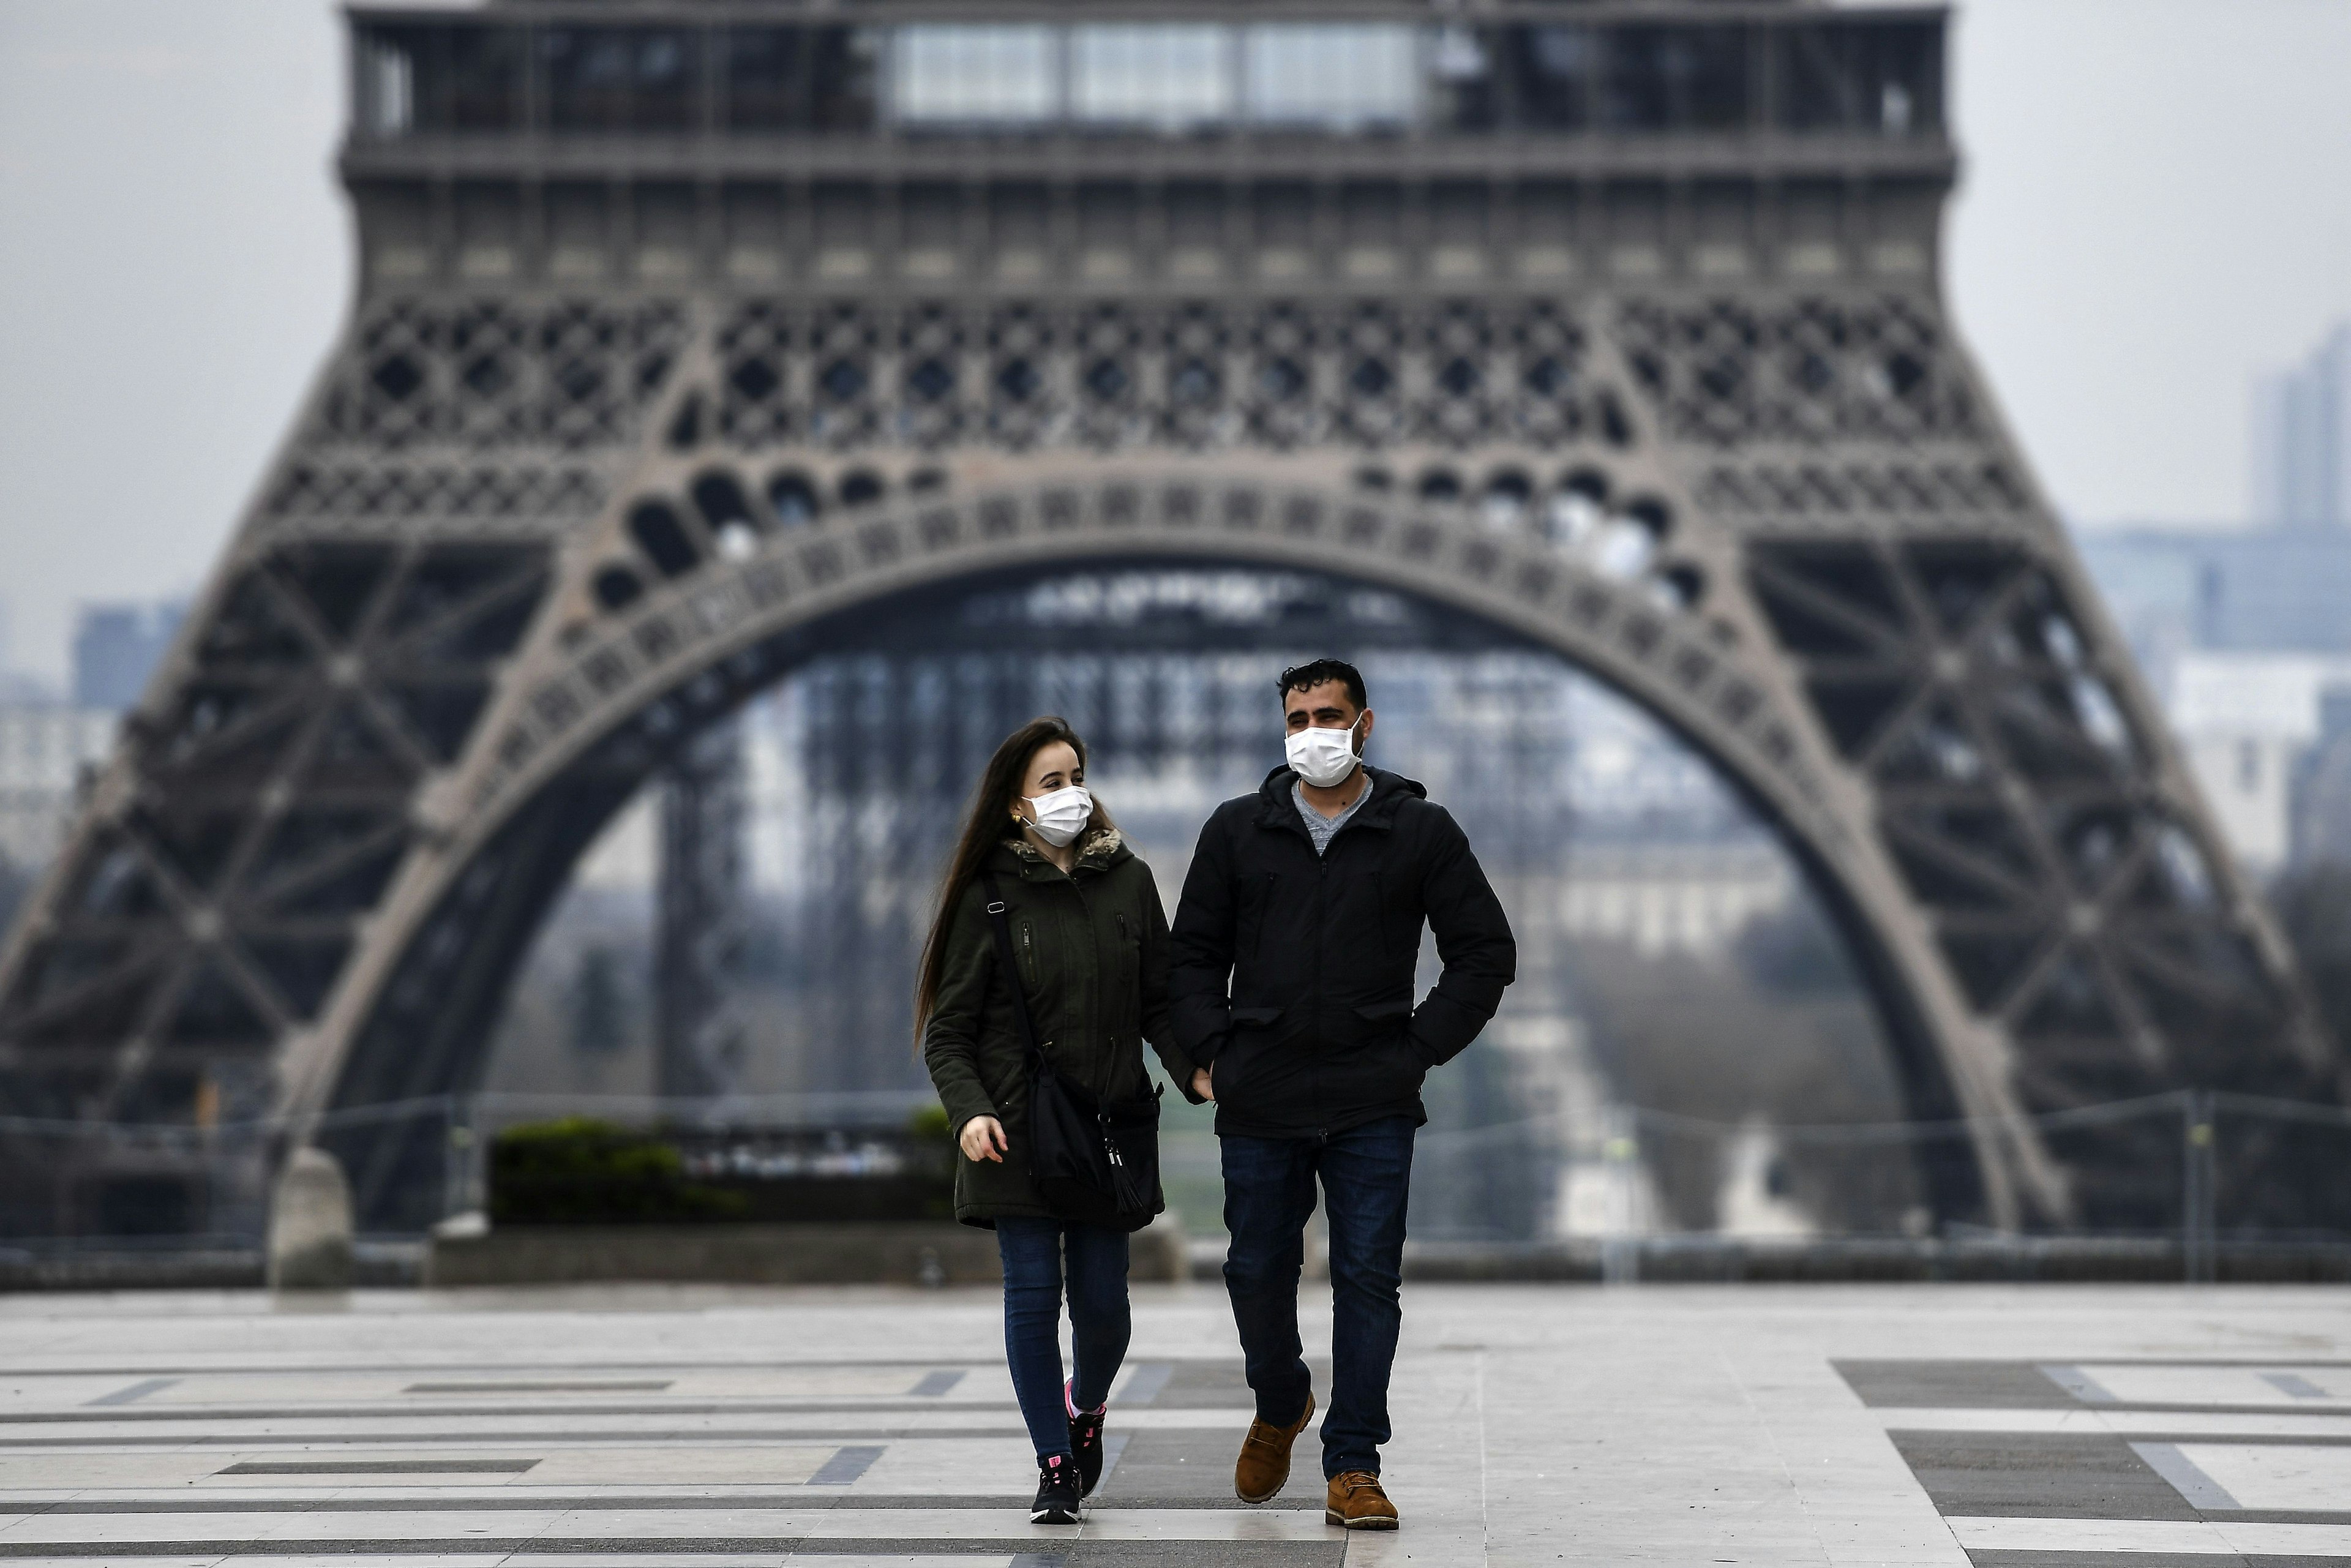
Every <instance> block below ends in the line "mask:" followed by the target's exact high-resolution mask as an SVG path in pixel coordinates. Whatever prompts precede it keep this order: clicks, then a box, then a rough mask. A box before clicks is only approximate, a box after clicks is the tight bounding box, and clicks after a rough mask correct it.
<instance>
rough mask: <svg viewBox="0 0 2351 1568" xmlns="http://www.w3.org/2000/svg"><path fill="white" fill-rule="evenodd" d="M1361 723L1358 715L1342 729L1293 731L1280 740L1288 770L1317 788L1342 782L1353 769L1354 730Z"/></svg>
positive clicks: (1326, 787)
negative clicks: (1287, 759) (1286, 759)
mask: <svg viewBox="0 0 2351 1568" xmlns="http://www.w3.org/2000/svg"><path fill="white" fill-rule="evenodd" d="M1363 722H1364V721H1363V720H1362V719H1360V718H1359V719H1357V720H1356V721H1355V722H1354V724H1351V725H1349V726H1348V727H1346V728H1344V729H1318V728H1311V727H1310V728H1306V729H1301V730H1299V731H1297V732H1296V733H1294V734H1292V735H1291V736H1290V737H1289V738H1288V739H1286V740H1284V741H1283V742H1282V749H1283V751H1285V752H1286V753H1288V755H1289V758H1290V770H1291V771H1292V772H1294V773H1296V774H1297V775H1298V776H1299V777H1300V778H1301V779H1305V780H1306V781H1307V782H1308V783H1309V784H1311V785H1313V786H1314V788H1316V789H1331V788H1332V787H1333V786H1335V785H1340V784H1344V783H1345V782H1346V781H1347V776H1348V775H1349V774H1351V773H1353V771H1354V770H1355V761H1356V758H1355V730H1356V728H1357V727H1358V726H1360V725H1361V724H1362V723H1363Z"/></svg>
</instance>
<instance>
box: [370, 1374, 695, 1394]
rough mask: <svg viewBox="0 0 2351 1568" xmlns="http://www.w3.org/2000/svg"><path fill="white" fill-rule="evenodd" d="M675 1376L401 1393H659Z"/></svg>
mask: <svg viewBox="0 0 2351 1568" xmlns="http://www.w3.org/2000/svg"><path fill="white" fill-rule="evenodd" d="M675 1382H676V1379H674V1378H668V1377H664V1378H659V1379H655V1378H651V1377H635V1378H599V1379H594V1380H587V1379H579V1380H574V1381H570V1382H553V1381H549V1382H544V1383H526V1382H512V1381H509V1382H501V1383H412V1384H410V1385H408V1386H407V1387H405V1388H403V1389H402V1390H401V1392H402V1394H658V1393H660V1392H661V1391H662V1390H663V1389H664V1388H668V1387H670V1386H672V1385H674V1383H675Z"/></svg>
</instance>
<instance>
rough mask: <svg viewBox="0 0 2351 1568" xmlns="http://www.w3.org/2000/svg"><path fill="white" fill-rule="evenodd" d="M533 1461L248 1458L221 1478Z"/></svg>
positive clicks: (454, 1469)
mask: <svg viewBox="0 0 2351 1568" xmlns="http://www.w3.org/2000/svg"><path fill="white" fill-rule="evenodd" d="M536 1464H538V1460H537V1459H248V1460H246V1461H245V1462H244V1463H242V1464H235V1465H230V1466H228V1467H227V1468H226V1469H222V1470H218V1471H216V1472H214V1473H215V1474H218V1475H224V1476H474V1475H482V1476H495V1475H509V1476H518V1475H521V1474H522V1473H523V1472H524V1471H526V1470H528V1469H530V1468H531V1467H532V1466H534V1465H536Z"/></svg>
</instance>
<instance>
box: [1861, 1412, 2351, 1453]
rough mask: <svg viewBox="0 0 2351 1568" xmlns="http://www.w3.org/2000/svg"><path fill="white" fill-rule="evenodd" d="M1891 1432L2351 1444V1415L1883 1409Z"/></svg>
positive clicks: (1879, 1415)
mask: <svg viewBox="0 0 2351 1568" xmlns="http://www.w3.org/2000/svg"><path fill="white" fill-rule="evenodd" d="M1875 1414H1876V1416H1877V1418H1878V1424H1879V1425H1880V1426H1882V1427H1885V1428H1886V1430H1887V1431H1889V1432H2085V1433H2111V1434H2113V1435H2115V1436H2117V1437H2147V1438H2153V1439H2163V1438H2184V1439H2189V1440H2213V1441H2240V1442H2259V1441H2264V1440H2269V1439H2277V1438H2291V1439H2292V1440H2294V1442H2297V1443H2315V1444H2327V1443H2340V1442H2351V1416H2304V1415H2298V1414H2296V1415H2289V1414H2285V1413H2283V1412H2278V1413H2272V1412H2268V1411H2231V1410H2219V1411H2209V1410H2199V1411H2173V1410H2093V1409H2087V1408H2081V1409H2074V1410H1879V1411H1876V1413H1875Z"/></svg>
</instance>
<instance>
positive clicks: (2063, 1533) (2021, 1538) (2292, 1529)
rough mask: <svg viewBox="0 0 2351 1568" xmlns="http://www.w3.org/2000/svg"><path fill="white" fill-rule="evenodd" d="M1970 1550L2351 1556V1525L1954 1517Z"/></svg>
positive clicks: (1963, 1543) (1953, 1528) (1958, 1535)
mask: <svg viewBox="0 0 2351 1568" xmlns="http://www.w3.org/2000/svg"><path fill="white" fill-rule="evenodd" d="M1945 1522H1947V1523H1948V1524H1949V1525H1950V1527H1951V1533H1952V1535H1953V1536H1955V1537H1956V1538H1957V1539H1958V1541H1959V1544H1960V1546H1961V1547H1963V1548H1965V1549H1966V1550H1968V1551H1970V1552H1974V1551H1976V1550H1977V1549H1979V1548H1982V1549H1987V1550H2001V1551H2011V1552H2015V1551H2024V1552H2179V1553H2182V1554H2184V1555H2194V1556H2199V1557H2205V1558H2208V1559H2209V1558H2212V1557H2253V1556H2265V1557H2314V1558H2322V1559H2325V1560H2328V1561H2338V1560H2341V1559H2344V1558H2351V1524H2248V1523H2236V1522H2233V1521H2231V1522H2225V1523H2224V1522H2220V1521H2213V1520H2197V1521H2184V1522H2183V1521H2175V1520H2136V1519H1950V1520H1947V1521H1945Z"/></svg>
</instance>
